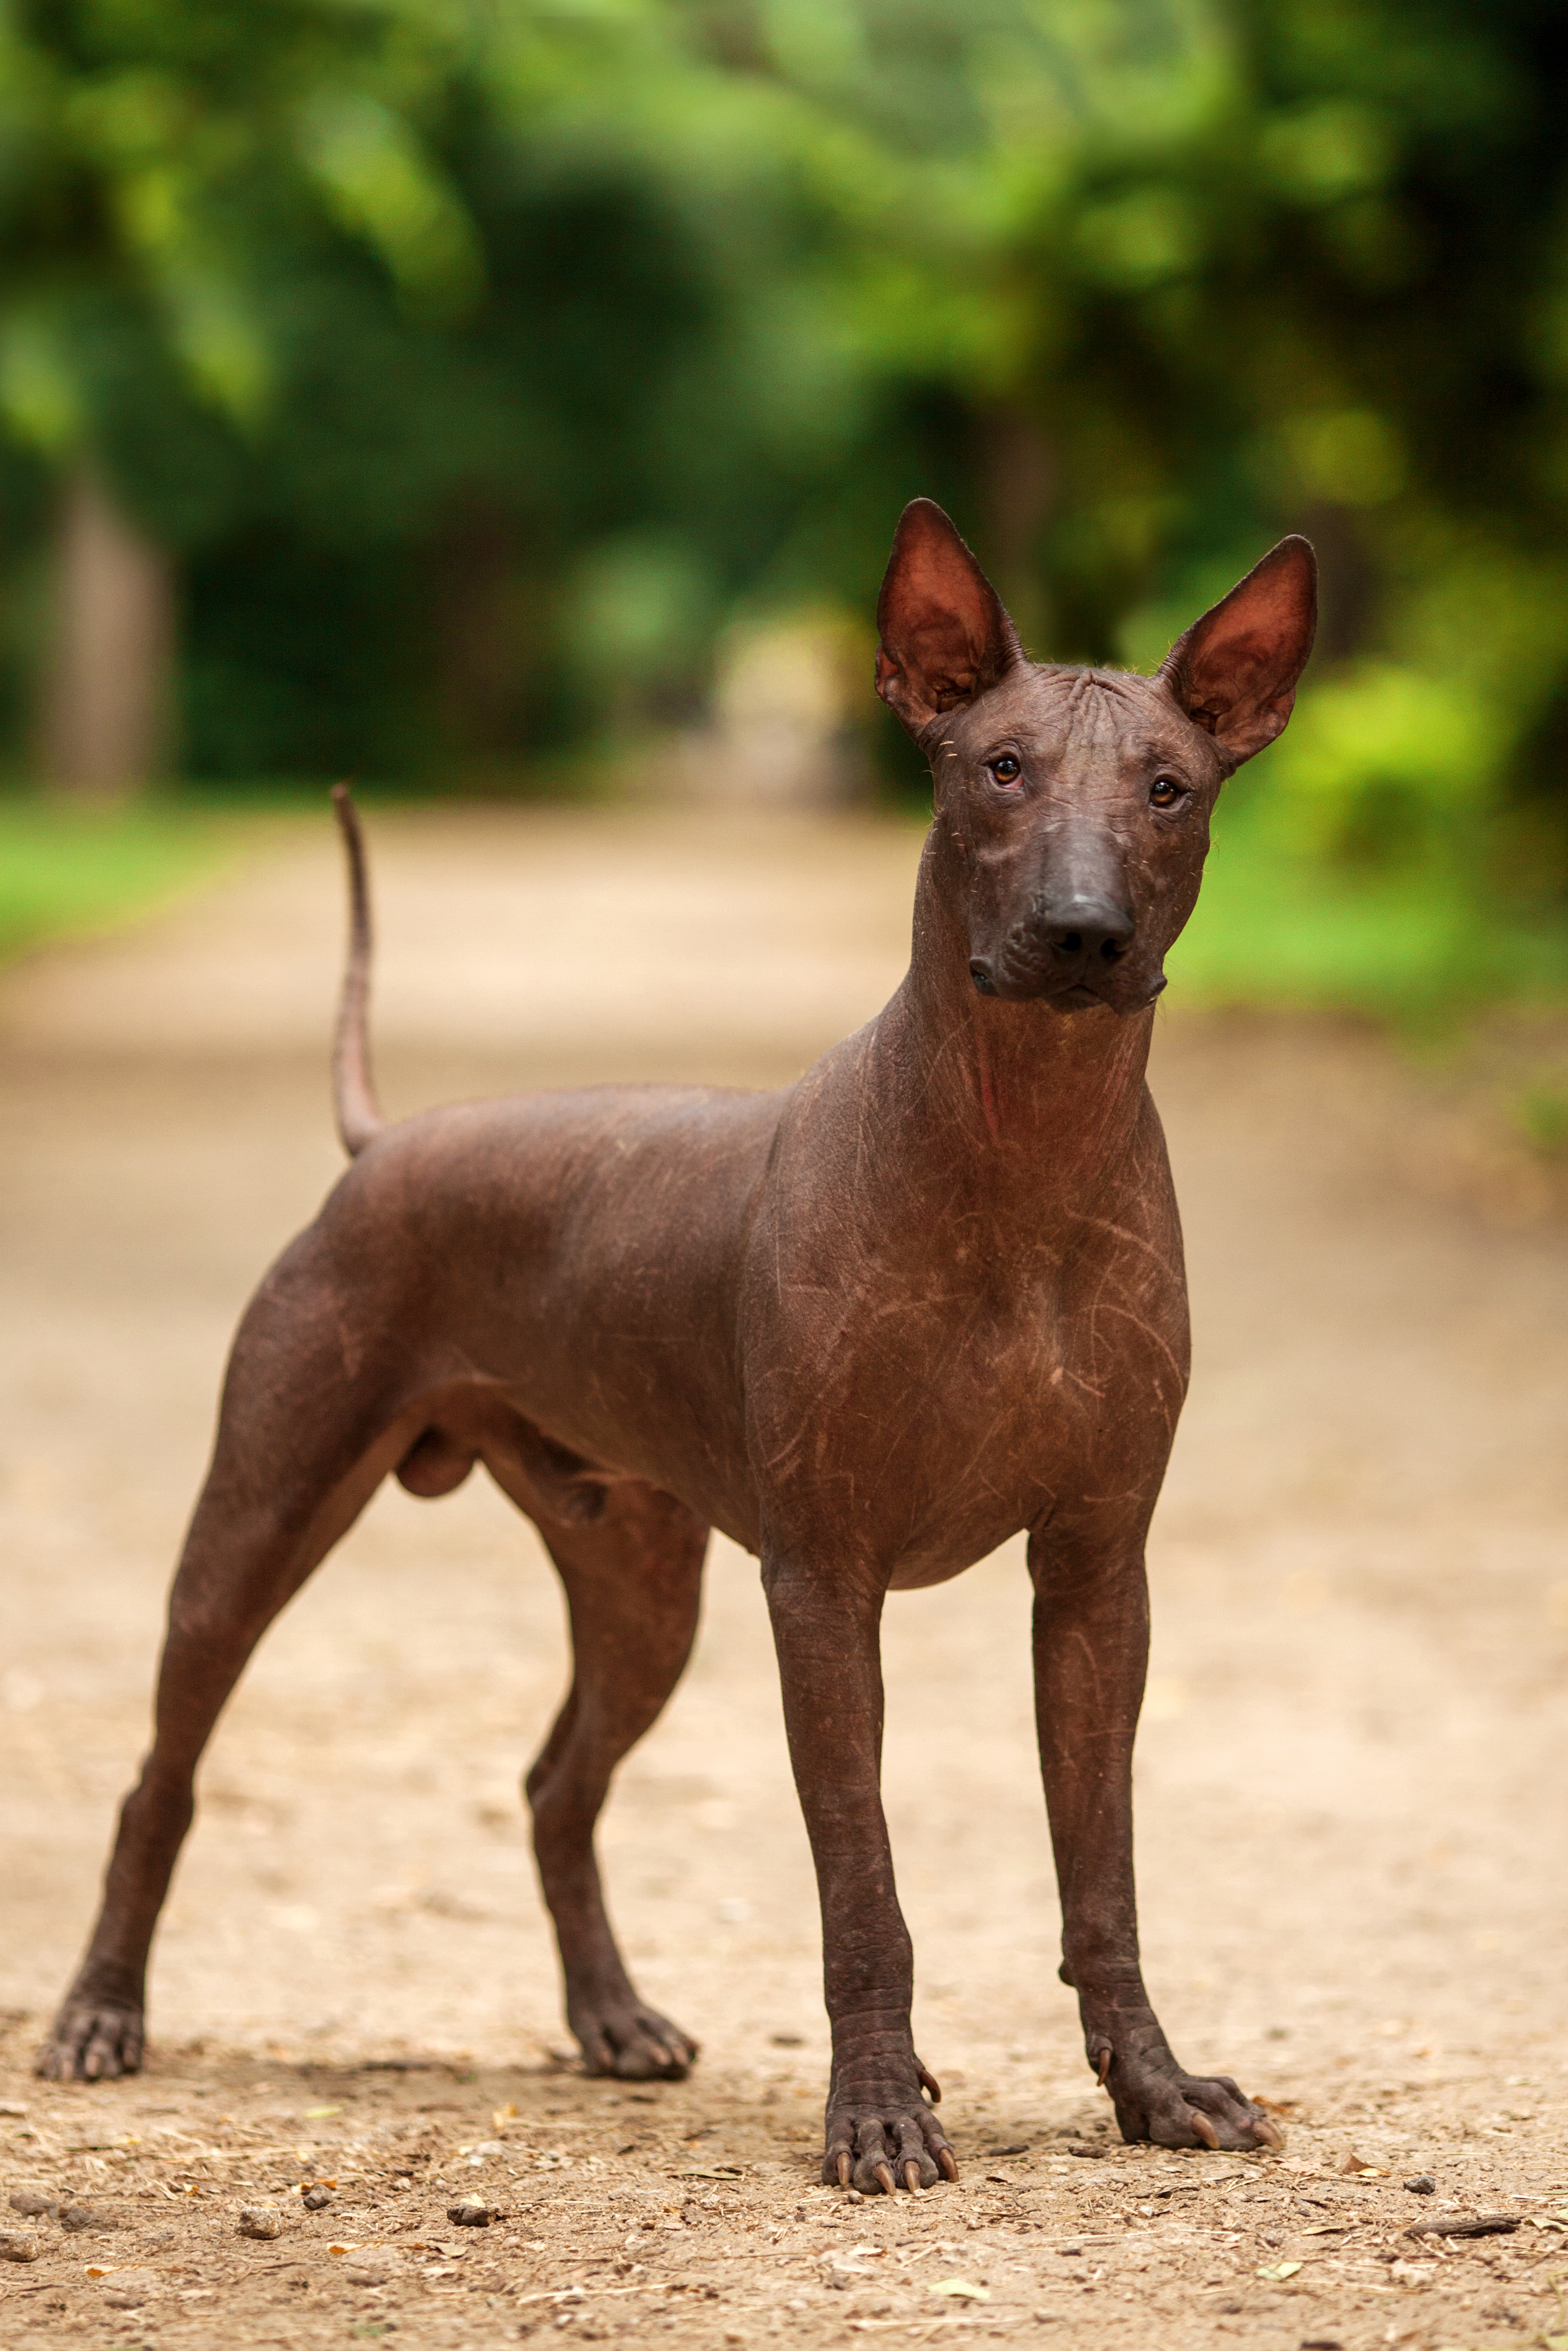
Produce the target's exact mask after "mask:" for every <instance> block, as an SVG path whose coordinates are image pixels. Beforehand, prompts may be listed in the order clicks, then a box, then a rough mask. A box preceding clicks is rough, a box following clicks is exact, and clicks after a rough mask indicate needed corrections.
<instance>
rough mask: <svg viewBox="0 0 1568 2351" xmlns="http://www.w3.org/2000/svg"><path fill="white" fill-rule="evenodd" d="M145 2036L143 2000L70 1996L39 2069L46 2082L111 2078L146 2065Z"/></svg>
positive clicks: (35, 2064) (40, 2054) (36, 2067)
mask: <svg viewBox="0 0 1568 2351" xmlns="http://www.w3.org/2000/svg"><path fill="white" fill-rule="evenodd" d="M143 2039H144V2029H143V2024H142V2015H141V2007H140V2006H139V2005H138V2004H137V2003H135V2002H132V2001H112V2000H76V1999H73V2000H68V2001H67V2002H66V2004H65V2006H64V2007H63V2008H62V2009H61V2011H60V2012H59V2014H58V2016H57V2018H56V2019H55V2025H54V2030H53V2032H51V2033H50V2035H49V2037H48V2039H47V2041H46V2042H45V2043H44V2045H43V2047H42V2048H41V2049H40V2050H39V2052H38V2053H37V2057H36V2058H35V2059H34V2061H33V2071H34V2073H35V2074H41V2075H42V2077H43V2079H44V2080H45V2081H46V2082H111V2081H114V2080H116V2079H117V2078H118V2077H119V2076H120V2074H139V2073H140V2072H141V2052H142V2046H143Z"/></svg>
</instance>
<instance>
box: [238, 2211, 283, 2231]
mask: <svg viewBox="0 0 1568 2351" xmlns="http://www.w3.org/2000/svg"><path fill="white" fill-rule="evenodd" d="M239 2232H240V2235H241V2236H242V2237H281V2236H282V2234H283V2215H282V2213H281V2212H278V2211H276V2210H274V2209H273V2207H272V2206H271V2205H269V2204H247V2205H246V2207H245V2209H244V2210H243V2211H242V2212H241V2214H240V2216H239Z"/></svg>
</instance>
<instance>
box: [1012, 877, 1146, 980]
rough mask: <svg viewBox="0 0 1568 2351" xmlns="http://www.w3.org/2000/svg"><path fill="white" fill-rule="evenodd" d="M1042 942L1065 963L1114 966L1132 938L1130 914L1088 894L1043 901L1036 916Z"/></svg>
mask: <svg viewBox="0 0 1568 2351" xmlns="http://www.w3.org/2000/svg"><path fill="white" fill-rule="evenodd" d="M1036 919H1037V921H1038V922H1039V925H1040V936H1041V938H1042V939H1043V940H1044V941H1045V943H1046V945H1047V946H1049V947H1050V949H1051V953H1052V954H1053V955H1054V956H1056V957H1057V958H1058V959H1059V961H1061V962H1062V963H1078V962H1082V963H1085V964H1089V963H1115V962H1117V961H1118V960H1119V959H1120V957H1121V956H1124V955H1125V954H1126V952H1127V948H1128V946H1130V945H1131V943H1132V937H1133V916H1132V914H1131V911H1130V910H1129V909H1128V908H1127V907H1125V906H1122V905H1118V904H1117V903H1116V902H1115V900H1114V899H1113V898H1103V897H1099V896H1096V895H1092V894H1091V893H1088V892H1075V893H1073V894H1072V895H1071V897H1067V896H1063V897H1060V898H1056V897H1052V898H1042V899H1041V900H1040V905H1039V907H1038V909H1037V912H1036Z"/></svg>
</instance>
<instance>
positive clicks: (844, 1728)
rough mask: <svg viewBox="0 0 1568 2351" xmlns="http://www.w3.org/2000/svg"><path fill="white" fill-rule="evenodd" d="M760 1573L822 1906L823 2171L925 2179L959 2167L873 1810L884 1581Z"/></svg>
mask: <svg viewBox="0 0 1568 2351" xmlns="http://www.w3.org/2000/svg"><path fill="white" fill-rule="evenodd" d="M763 1583H764V1585H765V1588H766V1590H767V1593H768V1611H769V1614H770V1615H771V1617H772V1620H773V1638H774V1642H775V1644H776V1646H777V1647H778V1651H779V1677H780V1680H781V1682H782V1685H783V1692H784V1721H785V1727H786V1729H787V1730H788V1733H789V1760H790V1761H791V1763H792V1764H793V1766H794V1771H795V1785H796V1787H797V1789H798V1790H799V1791H800V1808H801V1811H802V1812H803V1813H805V1816H806V1833H807V1834H808V1836H809V1837H810V1841H811V1855H812V1858H813V1860H814V1861H815V1863H816V1867H817V1891H818V1895H819V1896H820V1899H821V1907H822V1972H823V1986H824V1991H825V1995H826V2000H827V2008H828V2016H829V2020H830V2022H831V2026H832V2034H833V2065H832V2078H831V2083H830V2085H829V2090H828V2111H827V2144H826V2151H825V2153H824V2155H823V2158H822V2178H823V2179H824V2180H825V2181H827V2182H828V2184H829V2185H830V2186H831V2185H832V2184H834V2183H835V2182H836V2183H837V2184H838V2185H839V2186H840V2187H854V2188H858V2189H861V2190H862V2193H869V2192H873V2191H874V2190H876V2189H883V2190H884V2191H885V2192H886V2193H888V2194H890V2195H891V2194H892V2193H893V2192H894V2189H895V2188H899V2187H904V2188H930V2187H932V2186H934V2185H935V2183H936V2180H937V2179H938V2178H946V2179H956V2178H957V2176H958V2169H957V2165H956V2163H955V2161H954V2159H953V2152H952V2149H951V2148H950V2147H949V2146H948V2144H947V2139H946V2133H945V2132H944V2131H943V2129H942V2126H941V2125H940V2124H939V2123H938V2121H937V2120H936V2116H935V2115H934V2114H933V2113H932V2111H931V2107H930V2106H929V2105H927V2104H926V2102H925V2095H923V2093H924V2091H925V2090H926V2089H929V2090H930V2092H931V2094H932V2097H933V2100H935V2098H936V2095H938V2093H937V2091H936V2084H935V2083H934V2082H933V2081H932V2079H931V2076H930V2075H929V2074H927V2073H926V2071H925V2067H924V2066H923V2065H922V2064H921V2063H920V2060H919V2058H918V2057H917V2056H916V2055H915V2043H914V2041H913V2039H912V2037H911V2033H910V2022H909V2009H910V2000H911V1995H912V1992H913V1989H914V1953H913V1949H912V1947H911V1944H910V1940H909V1929H908V1928H907V1927H906V1926H905V1925H904V1915H903V1913H902V1911H901V1910H900V1909H899V1907H898V1896H897V1894H896V1892H895V1891H894V1882H893V1854H892V1849H891V1847H890V1846H889V1844H888V1836H887V1822H886V1820H885V1818H884V1817H883V1809H882V1787H881V1771H882V1718H883V1698H882V1656H881V1640H880V1634H881V1625H882V1604H883V1595H884V1593H885V1590H886V1583H885V1579H884V1578H883V1577H881V1576H879V1575H875V1574H873V1573H869V1572H865V1571H860V1572H857V1571H855V1570H853V1569H844V1568H834V1569H833V1570H825V1569H819V1568H817V1567H815V1566H813V1565H809V1564H807V1563H805V1562H801V1561H799V1560H789V1559H780V1558H778V1557H771V1558H767V1557H765V1559H764V1562H763Z"/></svg>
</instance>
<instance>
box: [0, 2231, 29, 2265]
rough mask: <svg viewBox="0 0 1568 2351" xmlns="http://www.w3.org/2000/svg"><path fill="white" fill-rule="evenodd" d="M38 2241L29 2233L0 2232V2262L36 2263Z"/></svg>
mask: <svg viewBox="0 0 1568 2351" xmlns="http://www.w3.org/2000/svg"><path fill="white" fill-rule="evenodd" d="M37 2258H38V2241H37V2237H35V2236H34V2235H33V2234H32V2233H31V2231H27V2230H23V2229H5V2230H0V2262H36V2261H37Z"/></svg>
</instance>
